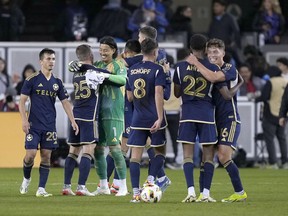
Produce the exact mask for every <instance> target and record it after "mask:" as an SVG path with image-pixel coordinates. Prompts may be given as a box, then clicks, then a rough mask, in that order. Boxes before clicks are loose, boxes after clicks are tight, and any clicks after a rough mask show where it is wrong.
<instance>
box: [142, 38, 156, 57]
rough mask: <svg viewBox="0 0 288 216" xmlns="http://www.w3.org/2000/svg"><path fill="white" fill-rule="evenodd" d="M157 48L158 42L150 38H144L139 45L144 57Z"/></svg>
mask: <svg viewBox="0 0 288 216" xmlns="http://www.w3.org/2000/svg"><path fill="white" fill-rule="evenodd" d="M157 48H158V42H157V41H156V40H154V39H152V38H145V39H144V40H143V41H142V43H141V50H142V53H143V54H144V55H147V54H148V55H149V54H151V53H152V51H153V50H155V49H157Z"/></svg>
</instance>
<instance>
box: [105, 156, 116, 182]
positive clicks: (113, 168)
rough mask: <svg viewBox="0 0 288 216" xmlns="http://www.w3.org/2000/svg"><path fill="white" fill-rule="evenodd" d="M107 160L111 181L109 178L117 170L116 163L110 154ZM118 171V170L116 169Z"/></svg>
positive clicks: (108, 175) (108, 174)
mask: <svg viewBox="0 0 288 216" xmlns="http://www.w3.org/2000/svg"><path fill="white" fill-rule="evenodd" d="M106 162H107V180H108V182H109V179H110V177H111V175H112V173H113V170H115V164H114V159H113V158H112V156H111V155H110V154H108V155H107V156H106ZM115 173H116V170H115Z"/></svg>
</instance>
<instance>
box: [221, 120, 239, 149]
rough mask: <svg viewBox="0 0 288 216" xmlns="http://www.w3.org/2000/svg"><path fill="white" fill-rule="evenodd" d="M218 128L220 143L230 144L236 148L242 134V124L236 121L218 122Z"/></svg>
mask: <svg viewBox="0 0 288 216" xmlns="http://www.w3.org/2000/svg"><path fill="white" fill-rule="evenodd" d="M217 129H218V133H219V137H218V144H220V145H228V146H231V148H233V149H236V147H237V140H238V137H239V135H240V130H241V124H240V123H237V122H236V121H229V120H227V121H223V122H217Z"/></svg>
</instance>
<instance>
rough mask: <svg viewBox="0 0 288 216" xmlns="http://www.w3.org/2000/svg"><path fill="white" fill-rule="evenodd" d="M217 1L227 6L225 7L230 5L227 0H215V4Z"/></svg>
mask: <svg viewBox="0 0 288 216" xmlns="http://www.w3.org/2000/svg"><path fill="white" fill-rule="evenodd" d="M215 3H218V4H221V5H222V6H225V7H227V6H228V2H227V0H213V4H215Z"/></svg>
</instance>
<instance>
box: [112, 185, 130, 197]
mask: <svg viewBox="0 0 288 216" xmlns="http://www.w3.org/2000/svg"><path fill="white" fill-rule="evenodd" d="M110 190H111V189H110ZM128 194H129V192H128V190H127V186H126V187H122V188H119V190H118V192H117V193H116V195H115V196H126V195H128Z"/></svg>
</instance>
